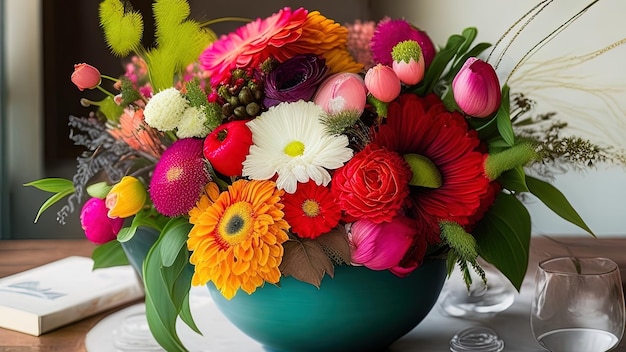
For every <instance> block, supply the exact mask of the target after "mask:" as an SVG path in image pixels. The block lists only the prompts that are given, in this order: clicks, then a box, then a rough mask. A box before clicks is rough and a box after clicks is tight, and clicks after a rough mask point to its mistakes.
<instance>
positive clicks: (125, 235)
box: [117, 225, 137, 242]
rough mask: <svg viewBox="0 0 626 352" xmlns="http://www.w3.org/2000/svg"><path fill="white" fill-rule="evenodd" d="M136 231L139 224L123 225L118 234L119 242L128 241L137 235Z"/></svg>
mask: <svg viewBox="0 0 626 352" xmlns="http://www.w3.org/2000/svg"><path fill="white" fill-rule="evenodd" d="M135 231H137V226H134V225H131V226H129V227H122V229H121V230H120V232H118V234H117V241H118V242H128V241H130V239H131V238H133V236H134V235H135Z"/></svg>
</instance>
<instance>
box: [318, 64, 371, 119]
mask: <svg viewBox="0 0 626 352" xmlns="http://www.w3.org/2000/svg"><path fill="white" fill-rule="evenodd" d="M366 97H367V89H366V88H365V82H364V81H363V78H361V76H359V75H357V74H355V73H346V72H342V73H335V74H334V75H332V76H330V77H328V78H327V79H325V80H324V82H322V84H321V85H320V87H319V88H318V89H317V92H316V93H315V96H314V97H313V102H315V104H317V105H319V106H321V107H322V108H323V109H324V111H326V112H327V113H329V114H336V113H338V112H342V111H355V112H357V113H358V115H361V114H362V113H363V110H364V109H365V100H366Z"/></svg>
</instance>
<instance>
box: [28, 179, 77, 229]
mask: <svg viewBox="0 0 626 352" xmlns="http://www.w3.org/2000/svg"><path fill="white" fill-rule="evenodd" d="M24 186H26V187H35V188H37V189H39V190H42V191H44V192H50V193H54V194H53V195H52V196H51V197H50V198H48V199H47V200H46V201H45V202H44V203H43V204H42V205H41V207H40V208H39V211H38V212H37V216H35V222H37V221H38V220H39V217H40V216H41V214H43V212H44V211H46V209H48V208H50V207H51V206H52V205H53V204H55V203H56V202H58V201H60V200H61V199H63V198H65V197H67V196H69V195H70V194H72V193H74V192H75V189H74V183H73V182H72V181H70V180H67V179H64V178H56V177H52V178H43V179H40V180H36V181H32V182H28V183H25V184H24Z"/></svg>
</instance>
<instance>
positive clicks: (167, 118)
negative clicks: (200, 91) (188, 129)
mask: <svg viewBox="0 0 626 352" xmlns="http://www.w3.org/2000/svg"><path fill="white" fill-rule="evenodd" d="M187 107H189V101H187V99H185V97H184V96H183V95H182V94H180V92H179V91H178V89H176V88H168V89H165V90H162V91H160V92H158V93H157V94H155V95H154V96H153V97H152V98H151V99H150V101H148V104H146V107H145V109H144V111H143V115H144V117H145V121H146V123H147V124H148V125H150V127H153V128H156V129H157V130H159V131H171V130H173V129H174V128H176V126H177V125H178V122H179V121H180V119H181V117H182V115H183V112H184V111H185V109H187Z"/></svg>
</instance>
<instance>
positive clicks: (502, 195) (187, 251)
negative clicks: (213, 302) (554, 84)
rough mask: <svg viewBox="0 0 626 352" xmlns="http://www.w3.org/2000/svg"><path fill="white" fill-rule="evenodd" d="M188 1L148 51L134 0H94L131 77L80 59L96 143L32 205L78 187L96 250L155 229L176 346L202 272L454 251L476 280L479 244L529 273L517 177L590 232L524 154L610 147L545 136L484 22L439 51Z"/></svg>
mask: <svg viewBox="0 0 626 352" xmlns="http://www.w3.org/2000/svg"><path fill="white" fill-rule="evenodd" d="M189 13H190V9H189V6H188V4H186V3H185V2H184V1H174V0H157V1H155V3H154V17H155V23H156V46H155V47H154V48H150V49H147V48H143V47H141V44H140V39H141V37H142V30H143V23H142V17H141V14H140V13H138V12H134V11H132V10H131V9H128V8H126V7H124V6H123V4H122V2H120V1H119V0H104V1H102V3H101V5H100V19H101V26H102V28H103V30H104V34H105V39H106V41H107V43H108V45H109V46H110V48H111V50H112V52H113V53H114V54H116V55H118V56H121V57H129V56H130V57H131V58H132V59H130V60H129V61H128V64H127V68H126V73H125V74H124V75H122V76H121V77H120V78H112V77H108V76H104V75H101V74H100V72H98V70H97V69H96V68H95V67H92V66H90V65H87V64H78V65H76V67H75V70H74V73H73V74H72V81H73V82H74V83H75V84H76V85H77V87H78V88H79V89H100V90H102V91H103V92H104V94H105V95H104V99H103V100H101V101H98V102H85V104H86V105H93V106H95V107H96V108H97V109H95V110H94V111H93V113H91V114H90V116H88V117H86V118H79V117H70V122H69V125H70V127H71V128H72V131H73V132H72V134H71V138H72V139H73V140H74V141H75V142H76V143H77V144H80V145H83V146H85V147H86V148H87V149H88V150H87V151H86V152H85V153H84V154H83V155H81V156H80V157H79V158H78V167H77V173H76V176H75V177H74V179H73V180H62V179H56V178H54V179H44V180H39V181H35V182H32V183H30V184H28V185H31V186H35V187H38V188H40V189H43V190H46V191H50V192H53V193H54V195H53V196H52V198H51V199H50V200H49V201H48V202H46V204H44V205H43V206H42V208H41V210H40V213H41V212H42V211H44V210H45V209H47V208H48V207H49V206H51V205H52V204H53V203H55V202H56V201H58V200H60V199H62V198H64V197H66V196H69V198H68V204H67V205H65V206H64V207H63V208H62V209H61V210H60V211H59V218H60V219H61V220H63V219H64V218H65V217H67V216H68V215H69V213H70V212H71V211H72V210H73V209H74V208H75V207H76V206H78V205H80V204H82V210H81V214H80V216H81V222H82V225H83V228H84V230H85V235H86V236H87V238H88V239H90V240H91V241H93V242H94V243H96V244H98V247H97V248H96V250H95V251H94V255H93V257H94V260H95V265H96V267H99V266H107V265H115V264H121V263H125V262H126V261H125V257H124V254H123V252H122V251H121V245H120V244H121V243H125V242H127V241H129V240H131V239H132V238H133V236H139V235H140V234H141V230H142V228H153V229H156V230H157V231H158V232H159V233H160V236H159V238H158V240H157V241H156V243H155V244H154V245H153V246H152V249H151V250H150V252H149V253H148V255H147V258H146V259H145V261H144V264H143V280H144V284H145V288H146V310H147V315H148V320H149V322H150V327H151V329H152V331H153V333H154V335H155V337H156V338H157V340H158V341H159V343H160V344H162V345H163V346H164V347H166V348H167V349H171V350H176V349H182V348H184V347H182V344H181V342H180V340H179V339H178V337H177V336H176V331H175V330H176V329H175V321H176V319H177V317H179V316H180V318H182V319H183V320H184V321H185V322H187V323H188V324H189V325H190V326H191V327H195V325H194V322H193V319H192V317H191V312H190V308H189V295H188V292H189V288H190V287H191V285H196V286H197V285H206V284H208V283H209V282H210V284H209V286H210V287H213V288H214V289H215V290H216V291H218V292H219V293H220V294H221V295H222V296H223V297H224V298H225V299H226V300H230V299H233V298H237V297H239V296H241V295H244V296H247V295H251V296H254V295H255V294H256V291H258V290H261V289H262V288H264V287H266V286H277V287H281V285H282V283H283V282H284V281H283V280H286V279H295V280H297V281H301V282H304V283H306V284H310V286H312V287H318V288H319V291H320V292H322V291H324V283H326V282H328V281H324V282H322V280H323V279H325V278H326V280H329V279H328V278H331V277H333V276H334V274H335V271H336V270H338V269H339V268H344V267H348V268H352V267H360V268H361V269H362V270H368V271H377V272H387V273H390V275H392V276H394V277H397V278H401V280H408V279H409V278H410V277H411V276H412V275H415V274H414V273H415V272H416V271H417V270H419V268H421V267H423V266H425V265H427V263H430V262H433V261H440V262H445V263H447V271H448V273H449V272H450V271H451V270H452V269H453V267H454V266H455V265H458V266H459V267H460V269H461V272H462V273H463V274H464V277H465V279H466V281H468V282H467V284H468V285H469V280H471V277H470V271H471V270H474V271H476V272H477V273H479V275H480V274H481V273H482V269H481V267H480V266H479V265H478V263H477V258H478V257H479V256H480V257H482V258H483V259H484V260H486V261H487V262H489V263H491V264H493V265H494V266H495V267H496V268H498V270H500V271H501V272H502V273H503V274H504V275H505V276H506V277H507V278H508V279H509V280H510V281H511V282H512V283H513V285H514V286H515V287H516V288H517V289H519V288H520V286H521V283H522V280H523V278H524V275H525V273H526V268H527V263H528V246H529V241H530V235H531V219H530V215H529V213H528V211H527V210H526V208H525V206H524V204H523V203H522V201H521V199H520V198H521V197H522V196H523V194H525V193H531V194H533V195H534V196H536V197H537V198H538V199H540V200H541V201H543V202H544V203H545V204H546V205H547V206H548V207H549V208H550V209H552V210H553V211H554V212H555V213H556V214H558V215H560V216H561V217H563V218H564V219H565V220H567V221H569V222H571V223H573V224H575V225H577V226H579V227H581V228H582V229H584V230H586V231H588V232H589V233H591V234H592V231H591V230H590V229H589V228H588V227H587V225H586V224H585V222H584V221H583V220H582V219H581V218H580V216H578V214H577V213H576V211H575V210H574V209H573V208H572V206H571V205H570V204H569V202H568V201H567V200H566V198H565V197H564V196H563V195H562V194H561V192H559V191H558V190H557V189H556V188H555V187H553V186H552V185H550V184H549V183H548V182H545V181H542V180H541V179H540V178H539V177H533V176H531V175H530V174H529V173H527V172H526V171H525V170H527V169H525V168H527V167H530V166H532V165H534V164H540V165H543V166H546V165H550V163H556V162H568V161H569V162H576V160H584V161H583V162H584V163H586V162H588V161H590V160H591V161H596V160H606V158H607V157H608V156H607V153H606V151H605V150H604V149H602V148H600V147H598V146H596V145H594V144H592V143H590V142H586V141H584V140H582V139H577V138H562V139H559V140H558V142H559V143H560V145H561V146H562V148H559V149H555V148H551V147H550V145H553V144H554V143H555V142H557V140H555V139H554V138H551V139H549V138H547V137H546V136H547V134H545V135H544V134H541V133H538V132H537V131H536V130H532V128H530V129H529V127H528V126H529V125H530V126H532V125H533V124H532V117H531V116H528V115H529V114H530V112H529V109H528V108H527V107H528V106H529V105H530V103H529V101H528V100H527V99H525V98H524V96H523V95H522V94H518V93H510V88H509V87H508V86H507V85H502V86H501V84H500V82H499V80H498V77H497V75H496V72H495V70H494V67H493V66H492V65H491V64H490V63H489V62H487V61H485V60H483V59H481V58H480V57H481V55H482V54H483V53H484V52H485V51H486V50H487V49H488V48H489V47H490V44H487V43H479V44H473V42H474V39H475V37H476V33H477V32H476V29H474V28H468V29H466V30H465V31H463V33H461V34H458V35H457V34H455V35H452V36H451V37H450V38H449V40H448V42H447V43H446V44H445V46H443V47H440V48H436V47H435V45H434V44H433V43H432V41H431V40H430V38H429V37H428V35H427V34H426V32H424V31H422V30H420V29H418V28H416V27H414V26H413V25H411V24H409V23H408V22H406V21H404V20H401V19H389V18H386V19H384V20H382V21H380V22H378V23H376V24H374V23H369V24H367V23H360V22H359V24H358V26H356V25H349V24H348V25H345V26H344V25H341V24H339V23H336V22H335V21H333V20H332V19H329V18H326V17H325V16H324V15H322V14H321V13H319V12H317V11H307V10H305V9H303V8H299V9H291V8H283V9H280V10H279V11H277V12H276V13H275V14H273V15H272V16H270V17H268V18H259V19H256V20H253V21H249V22H248V23H246V24H244V25H242V26H241V27H240V28H239V29H237V30H236V31H234V32H232V33H229V34H227V35H223V36H221V37H220V38H217V37H216V36H215V34H214V33H213V32H211V31H210V30H209V29H208V28H207V27H206V23H199V22H196V21H193V20H190V19H188V15H189ZM368 25H369V27H367V26H368ZM368 28H369V31H368ZM102 79H108V80H111V81H112V82H113V83H114V84H113V88H112V89H114V90H116V91H113V92H112V91H110V90H107V89H105V88H103V85H102ZM529 121H530V122H531V123H529ZM520 126H524V129H522V128H521V127H520ZM561 127H563V126H561ZM550 136H552V137H554V134H550ZM580 156H582V157H580ZM568 157H569V159H567V158H568ZM577 157H580V158H577ZM38 216H39V214H38ZM482 277H483V278H484V274H483V275H482ZM337 280H339V279H337ZM425 284H426V283H425ZM440 288H441V286H439V288H438V289H440ZM437 292H438V291H437ZM436 294H437V293H436ZM436 294H435V297H436ZM236 296H237V297H236ZM432 303H434V302H432ZM432 303H431V305H430V306H429V307H428V310H429V309H430V307H432ZM274 309H275V310H280V309H281V307H280V306H276V307H274ZM426 312H427V311H426ZM418 322H419V321H418ZM416 323H417V322H415V324H416ZM405 332H406V331H405ZM405 332H404V333H405ZM398 337H399V336H397V337H396V338H398ZM389 343H390V342H389Z"/></svg>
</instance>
